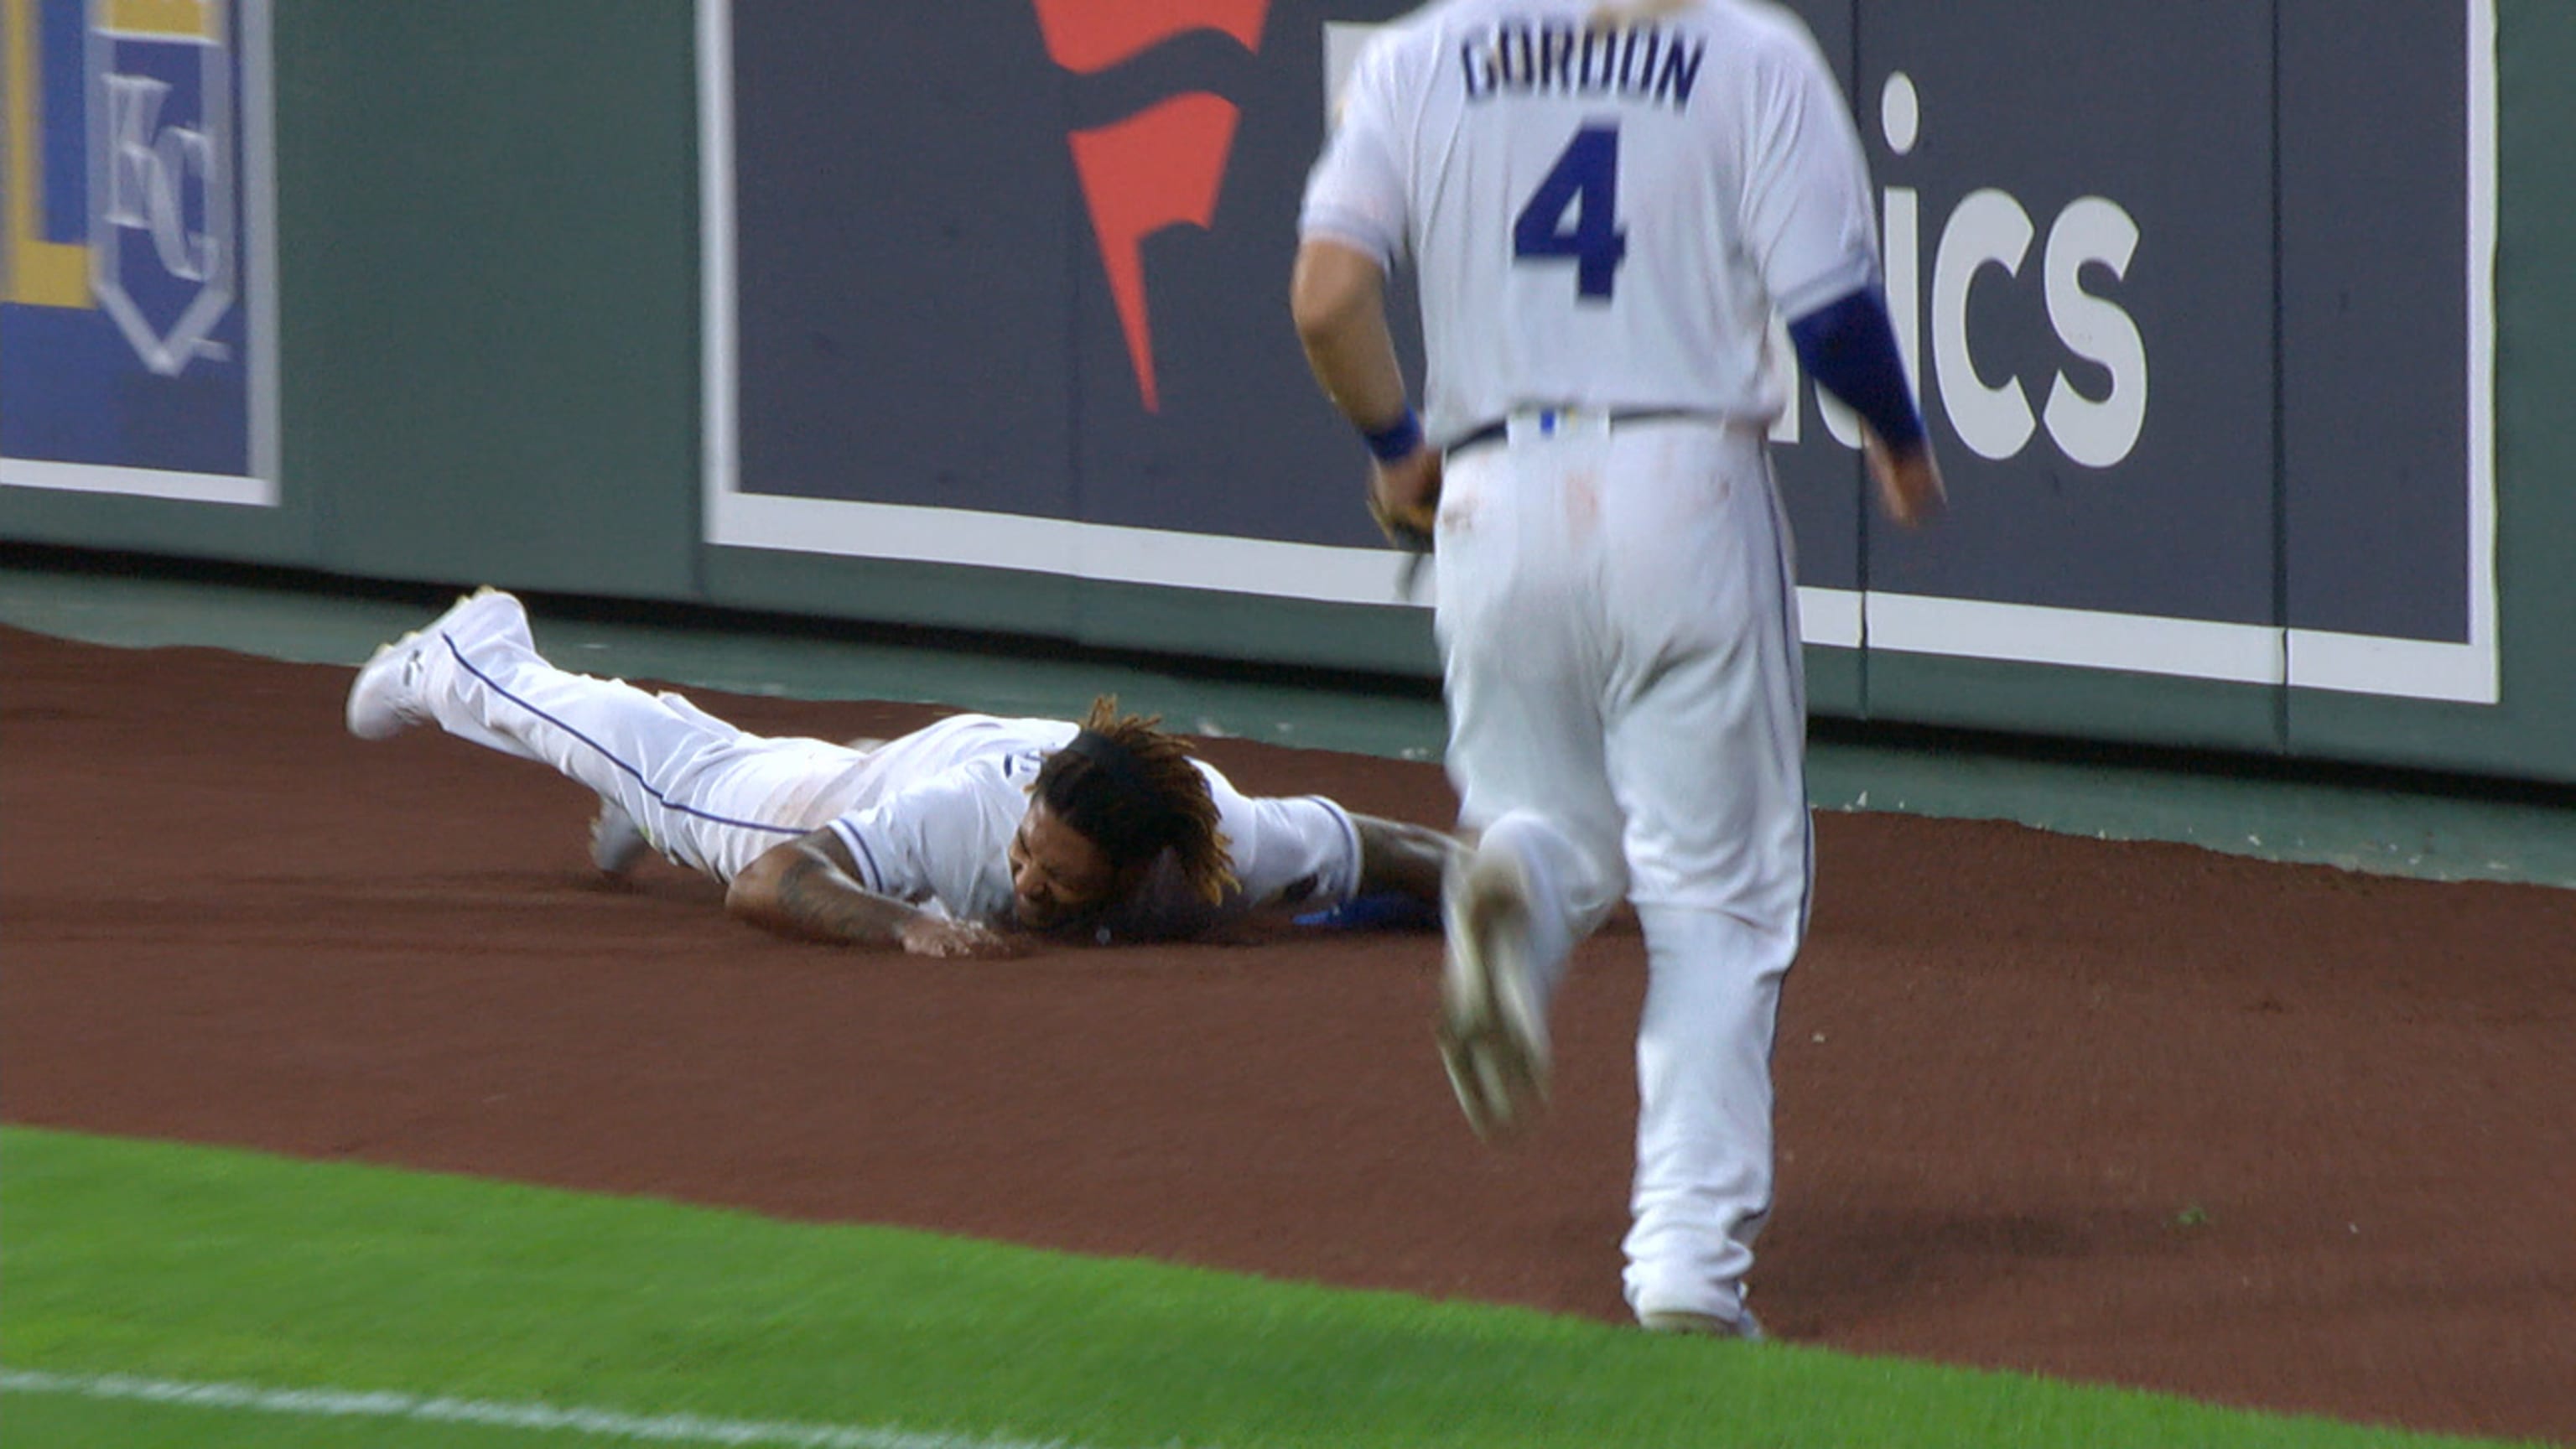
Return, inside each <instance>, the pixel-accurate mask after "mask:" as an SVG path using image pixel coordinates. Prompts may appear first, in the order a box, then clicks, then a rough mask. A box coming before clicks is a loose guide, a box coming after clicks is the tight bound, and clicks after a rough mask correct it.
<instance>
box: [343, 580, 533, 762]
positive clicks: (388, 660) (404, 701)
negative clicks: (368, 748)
mask: <svg viewBox="0 0 2576 1449" xmlns="http://www.w3.org/2000/svg"><path fill="white" fill-rule="evenodd" d="M509 598H510V596H509V595H507V594H504V593H502V592H501V591H500V590H498V589H490V588H485V589H477V590H475V591H474V592H473V593H470V594H467V595H465V596H464V597H462V598H460V599H458V600H457V601H456V602H455V603H454V604H453V605H451V606H449V608H448V610H447V612H446V613H444V614H441V615H439V616H438V617H437V618H435V619H432V620H430V621H429V622H428V623H427V624H424V625H422V626H421V627H419V628H417V629H414V630H412V631H411V632H410V633H408V634H405V635H403V636H402V637H401V638H399V639H396V640H395V641H394V642H392V643H390V644H386V645H383V646H381V647H379V648H378V649H377V650H376V652H375V653H374V654H373V655H371V656H369V658H368V660H367V662H366V663H364V664H362V665H360V666H359V667H358V677H357V678H356V679H355V680H353V681H351V682H350V685H349V703H348V710H347V715H348V721H349V733H351V734H353V735H356V736H357V737H358V738H360V739H362V740H389V739H392V738H393V737H394V736H396V735H398V734H401V733H402V732H403V731H404V730H407V729H410V728H411V727H412V726H414V725H417V724H426V723H428V722H429V718H430V715H429V708H428V706H427V705H425V704H423V703H422V702H421V697H420V684H421V679H422V677H423V676H424V675H426V674H427V673H428V670H429V661H430V651H431V650H433V649H436V648H437V647H438V646H439V636H440V635H441V634H442V633H443V632H445V631H446V630H447V629H449V628H451V627H453V626H454V625H455V624H456V623H457V622H458V621H459V620H460V619H461V618H463V616H464V615H465V613H466V612H467V611H468V610H470V609H473V608H476V607H478V606H480V605H482V603H483V601H484V600H486V599H509ZM511 602H512V603H513V604H515V603H516V602H517V601H516V600H514V599H513V600H511Z"/></svg>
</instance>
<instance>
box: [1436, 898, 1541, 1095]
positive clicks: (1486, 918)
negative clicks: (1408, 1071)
mask: <svg viewBox="0 0 2576 1449" xmlns="http://www.w3.org/2000/svg"><path fill="white" fill-rule="evenodd" d="M1442 905H1443V914H1444V916H1445V919H1446V924H1447V928H1448V936H1449V956H1448V963H1447V966H1446V968H1445V969H1444V971H1443V974H1442V976H1441V982H1440V1023H1439V1028H1438V1036H1439V1040H1440V1060H1441V1064H1442V1065H1443V1066H1446V1067H1447V1068H1448V1069H1449V1085H1450V1087H1451V1089H1452V1090H1454V1091H1456V1092H1457V1094H1458V1106H1459V1109H1460V1110H1462V1111H1464V1112H1465V1113H1466V1114H1467V1125H1468V1126H1470V1127H1472V1128H1474V1129H1475V1131H1476V1135H1477V1136H1479V1137H1481V1138H1484V1139H1485V1140H1486V1141H1488V1142H1503V1141H1508V1140H1510V1139H1511V1138H1513V1137H1515V1136H1517V1135H1519V1134H1520V1133H1521V1132H1522V1131H1523V1130H1525V1129H1527V1128H1528V1127H1529V1126H1530V1125H1531V1124H1532V1123H1533V1122H1535V1121H1536V1120H1537V1119H1538V1117H1539V1115H1540V1114H1541V1113H1542V1112H1543V1111H1545V1110H1546V1107H1547V1079H1548V1044H1547V1021H1546V1017H1545V1015H1544V1013H1543V1010H1542V1008H1541V1005H1540V1003H1539V999H1538V984H1537V979H1536V972H1537V968H1538V963H1537V961H1536V959H1535V952H1534V951H1533V949H1532V946H1531V924H1530V910H1531V905H1530V886H1529V873H1528V871H1527V870H1526V869H1524V868H1523V866H1522V864H1521V862H1520V860H1519V858H1518V857H1517V856H1516V855H1514V854H1512V853H1510V852H1508V851H1503V850H1481V851H1478V852H1476V854H1475V855H1474V856H1473V857H1472V858H1471V859H1470V861H1469V863H1468V864H1467V865H1466V866H1465V867H1464V868H1463V869H1453V873H1452V875H1451V877H1450V880H1449V881H1448V884H1447V889H1446V890H1445V891H1444V892H1443V901H1442Z"/></svg>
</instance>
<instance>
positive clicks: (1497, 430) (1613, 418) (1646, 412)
mask: <svg viewBox="0 0 2576 1449" xmlns="http://www.w3.org/2000/svg"><path fill="white" fill-rule="evenodd" d="M1529 411H1531V412H1533V413H1537V414H1540V415H1541V416H1544V415H1546V414H1548V413H1571V414H1575V415H1578V416H1579V415H1581V414H1582V413H1584V412H1586V411H1588V410H1587V409H1584V408H1531V409H1529ZM1596 415H1597V414H1596ZM1609 416H1610V423H1611V426H1613V427H1616V426H1618V425H1619V424H1621V423H1658V422H1673V421H1676V420H1679V419H1684V418H1691V419H1697V420H1699V421H1701V422H1711V423H1722V422H1724V421H1726V419H1725V418H1724V417H1723V416H1722V415H1720V414H1717V413H1712V412H1705V411H1702V410H1701V409H1698V408H1619V409H1613V410H1612V411H1611V413H1610V415H1609ZM1511 429H1512V420H1511V419H1509V418H1496V419H1494V420H1493V421H1492V422H1490V423H1486V424H1484V425H1483V426H1481V427H1477V428H1474V429H1471V430H1470V431H1469V432H1468V434H1467V436H1465V437H1463V438H1460V439H1459V440H1458V441H1456V442H1454V443H1451V444H1450V445H1449V446H1448V448H1447V449H1446V450H1445V451H1447V452H1451V453H1463V452H1465V451H1466V450H1467V449H1469V448H1481V447H1483V446H1485V445H1486V444H1487V443H1499V442H1501V441H1502V440H1503V438H1504V437H1505V436H1506V435H1508V434H1509V433H1510V432H1511Z"/></svg>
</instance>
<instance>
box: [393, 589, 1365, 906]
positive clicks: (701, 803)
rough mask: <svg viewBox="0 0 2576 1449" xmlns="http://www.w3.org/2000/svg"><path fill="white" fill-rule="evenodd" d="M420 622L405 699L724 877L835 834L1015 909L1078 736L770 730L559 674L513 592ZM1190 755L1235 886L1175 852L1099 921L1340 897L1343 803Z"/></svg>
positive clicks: (1036, 728)
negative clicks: (555, 776)
mask: <svg viewBox="0 0 2576 1449" xmlns="http://www.w3.org/2000/svg"><path fill="white" fill-rule="evenodd" d="M429 632H430V634H431V635H432V636H433V637H432V639H431V644H430V647H429V648H428V649H427V650H425V651H424V656H423V664H424V667H423V669H422V671H421V673H420V676H419V678H418V680H417V682H416V683H415V684H414V685H413V692H414V697H413V698H412V699H411V700H410V701H408V703H410V704H411V705H412V706H413V707H414V708H416V709H417V710H418V711H419V712H420V713H421V714H423V715H425V716H426V717H428V718H431V719H434V720H436V721H437V722H438V724H439V726H440V727H441V728H443V729H445V730H446V731H447V732H448V733H450V734H453V735H456V736H458V737H460V738H463V739H468V740H472V741H474V742H475V743H477V744H481V745H485V746H487V747H489V748H491V749H495V750H499V751H501V752H503V753H505V754H511V755H516V756H518V757H520V758H522V759H529V760H535V761H537V762H539V763H541V764H545V765H550V766H552V767H553V768H554V769H555V770H557V771H558V772H560V773H561V774H563V775H566V776H568V777H570V778H572V779H574V780H578V781H580V782H581V783H582V784H584V785H587V786H589V787H590V788H591V789H592V790H594V791H596V792H598V793H599V795H600V796H602V797H603V798H605V799H607V800H610V801H613V802H614V803H615V804H617V805H618V806H619V807H620V808H621V809H623V810H625V811H626V813H627V814H628V815H629V816H631V817H632V818H633V819H634V821H635V823H636V824H637V825H638V826H639V827H640V828H642V830H643V831H644V834H645V838H646V839H648V840H650V841H651V842H652V843H653V844H654V846H655V847H656V848H657V849H659V850H660V851H661V852H662V853H663V854H664V855H666V856H668V857H669V858H670V859H672V860H673V861H676V862H678V863H679V864H682V865H686V866H690V867H693V868H695V869H697V870H701V871H704V872H706V873H707V874H708V875H711V876H713V877H715V878H716V879H717V880H719V881H730V880H731V879H732V878H733V877H734V875H735V874H736V873H737V872H739V871H741V870H742V869H743V868H744V867H745V866H747V865H749V864H750V863H751V862H752V861H753V860H754V859H756V858H757V857H758V856H759V855H760V854H761V853H762V852H763V851H766V850H768V849H769V848H770V847H772V846H774V845H777V844H779V843H781V842H782V841H788V840H793V839H795V838H797V837H798V836H801V835H804V834H807V833H808V832H811V831H814V830H817V829H821V828H823V827H825V826H827V825H828V826H829V827H830V828H831V830H832V831H833V833H834V834H836V835H838V836H839V837H840V838H841V840H842V841H843V842H844V843H845V844H847V845H848V846H849V848H850V853H851V855H852V856H853V857H855V858H856V859H857V861H858V863H859V867H860V869H859V883H860V884H861V885H863V886H865V887H866V888H867V889H869V890H872V891H876V892H878V893H880V894H883V895H888V896H892V897H895V898H897V899H899V900H903V901H906V902H909V903H911V904H913V905H915V906H917V907H919V908H921V909H923V910H927V911H932V912H935V913H937V914H940V915H944V916H947V917H949V918H951V919H958V920H974V921H985V922H1000V921H1005V920H1007V919H1009V917H1010V914H1011V908H1012V900H1013V897H1012V891H1011V876H1010V864H1009V847H1010V842H1011V837H1012V835H1013V834H1014V833H1015V832H1017V830H1018V829H1019V824H1020V818H1021V816H1022V815H1024V814H1026V813H1027V810H1028V804H1029V795H1028V792H1029V787H1030V785H1031V784H1033V783H1034V782H1035V781H1036V779H1037V772H1038V765H1039V763H1040V762H1041V761H1043V760H1044V759H1045V757H1046V756H1048V755H1049V754H1052V753H1053V752H1055V751H1056V750H1058V749H1061V748H1062V747H1063V746H1064V745H1065V743H1066V742H1067V741H1069V740H1071V739H1072V738H1073V737H1074V735H1075V734H1076V733H1078V732H1079V729H1078V727H1077V726H1076V725H1075V724H1073V723H1072V722H1071V721H1069V720H1054V719H1005V718H997V717H995V716H992V715H982V714H961V715H954V716H951V717H949V718H947V719H944V720H941V721H939V722H938V723H936V724H932V725H929V726H927V727H925V728H923V729H919V730H916V731H914V732H913V733H911V734H908V735H905V736H903V737H901V738H899V739H894V740H889V741H886V742H885V743H883V744H881V745H878V746H875V747H873V748H869V749H859V748H855V747H852V746H849V745H840V744H833V743H830V742H828V741H824V740H814V739H797V738H772V737H767V736H762V735H755V734H750V733H748V732H746V731H743V730H741V729H738V728H736V727H734V726H733V725H730V724H727V723H726V722H725V721H723V720H721V719H718V718H716V717H715V716H713V715H711V714H708V713H707V712H706V711H704V710H701V709H699V708H698V707H697V706H695V705H693V704H691V703H689V701H688V700H687V699H685V698H683V697H681V696H680V695H677V694H672V693H667V692H666V693H662V694H658V695H656V694H647V693H645V692H644V691H643V690H640V689H637V688H636V687H634V686H633V685H630V684H627V683H625V682H623V681H621V680H613V679H598V678H594V677H592V676H590V675H585V674H574V673H571V672H568V671H566V670H562V669H558V668H556V667H555V666H554V665H552V664H550V663H548V662H547V661H546V660H545V659H544V658H543V657H542V656H541V655H539V654H538V653H537V650H536V644H535V641H534V640H533V639H532V638H531V637H530V635H529V632H528V620H527V614H526V611H525V610H524V609H523V608H522V607H521V606H520V604H519V601H518V600H517V599H515V598H512V597H511V596H509V595H508V594H502V593H485V594H482V595H478V596H477V597H475V598H473V599H469V600H467V601H466V602H464V603H462V604H460V605H459V606H458V607H457V608H456V609H454V610H452V611H450V612H449V613H448V615H447V616H445V617H444V618H442V619H440V620H439V621H438V622H437V623H436V624H434V625H432V626H431V628H430V631H429ZM1192 763H1193V764H1195V765H1196V766H1197V768H1198V770H1199V772H1200V774H1201V775H1203V776H1204V777H1205V778H1206V779H1207V782H1208V789H1209V791H1210V793H1211V794H1212V795H1213V796H1214V798H1215V801H1216V806H1217V819H1218V829H1219V831H1220V832H1221V833H1222V834H1223V835H1224V836H1225V839H1226V843H1227V848H1228V851H1229V853H1230V855H1231V856H1232V859H1233V863H1234V872H1235V877H1236V881H1237V886H1238V888H1237V889H1236V890H1235V891H1233V892H1231V893H1229V895H1228V896H1227V898H1226V899H1225V900H1224V901H1223V902H1222V903H1220V904H1216V905H1210V904H1208V903H1206V902H1204V901H1202V900H1200V899H1199V898H1198V897H1197V896H1196V895H1195V894H1194V893H1193V892H1191V891H1190V890H1189V889H1188V888H1187V887H1186V885H1185V884H1184V883H1183V882H1182V880H1181V877H1180V873H1179V871H1178V869H1177V867H1176V866H1175V865H1174V863H1173V862H1172V860H1171V859H1170V857H1169V856H1168V855H1167V856H1166V857H1165V858H1164V859H1163V860H1161V861H1158V862H1157V863H1156V866H1155V869H1154V870H1153V871H1152V872H1151V873H1150V874H1149V875H1148V877H1147V879H1146V882H1145V885H1144V887H1143V888H1142V889H1141V890H1140V891H1139V892H1138V893H1137V894H1136V895H1135V896H1133V897H1131V898H1130V899H1129V900H1128V901H1127V902H1125V903H1123V904H1122V905H1121V906H1119V907H1116V908H1113V910H1112V911H1110V912H1109V913H1108V915H1107V916H1106V917H1104V919H1103V921H1102V923H1101V924H1102V925H1103V927H1104V928H1105V929H1107V930H1109V931H1111V932H1112V933H1113V934H1115V935H1120V936H1136V937H1170V936H1186V935H1193V934H1196V933H1198V932H1200V931H1202V930H1205V929H1207V928H1208V927H1210V926H1213V925H1216V924H1218V923H1219V922H1221V921H1222V920H1224V919H1226V918H1229V917H1232V916H1237V915H1241V914H1243V913H1245V912H1247V911H1252V910H1259V909H1265V908H1269V907H1273V906H1281V907H1285V906H1301V905H1308V904H1312V905H1315V906H1332V905H1338V904H1341V903H1343V902H1345V901H1347V900H1349V899H1350V898H1351V896H1352V894H1353V893H1354V892H1355V891H1356V890H1357V888H1358V884H1359V877H1360V841H1359V832H1358V830H1357V829H1356V827H1354V825H1353V824H1352V822H1351V818H1350V815H1349V814H1348V813H1347V812H1346V811H1344V810H1343V809H1342V807H1341V806H1340V805H1338V804H1335V803H1334V802H1333V801H1330V800H1327V799H1324V798H1323V797H1321V796H1311V795H1310V796H1302V797H1293V798H1269V797H1254V796H1246V795H1244V794H1243V793H1241V792H1240V791H1238V790H1236V789H1235V788H1234V786H1233V785H1232V784H1231V783H1230V782H1229V781H1228V780H1227V779H1226V778H1225V776H1224V775H1223V774H1221V773H1219V772H1218V771H1217V769H1216V768H1215V767H1214V766H1211V765H1209V764H1207V763H1205V762H1204V761H1193V762H1192Z"/></svg>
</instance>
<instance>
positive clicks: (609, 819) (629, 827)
mask: <svg viewBox="0 0 2576 1449" xmlns="http://www.w3.org/2000/svg"><path fill="white" fill-rule="evenodd" d="M652 848H653V842H652V841H651V840H649V839H647V838H646V837H645V835H644V827H642V826H640V825H638V824H636V823H635V817H634V816H632V815H629V814H627V813H626V807H625V806H623V805H620V804H618V803H617V802H616V801H614V800H611V799H609V798H608V797H607V796H605V795H602V796H600V797H599V813H598V814H596V815H593V816H592V817H590V863H591V864H593V865H595V866H598V867H599V870H600V873H601V874H602V875H618V876H622V875H624V874H626V872H627V871H629V870H630V869H633V868H634V865H635V862H637V861H639V860H641V859H643V858H644V852H646V851H648V850H650V849H652Z"/></svg>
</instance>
